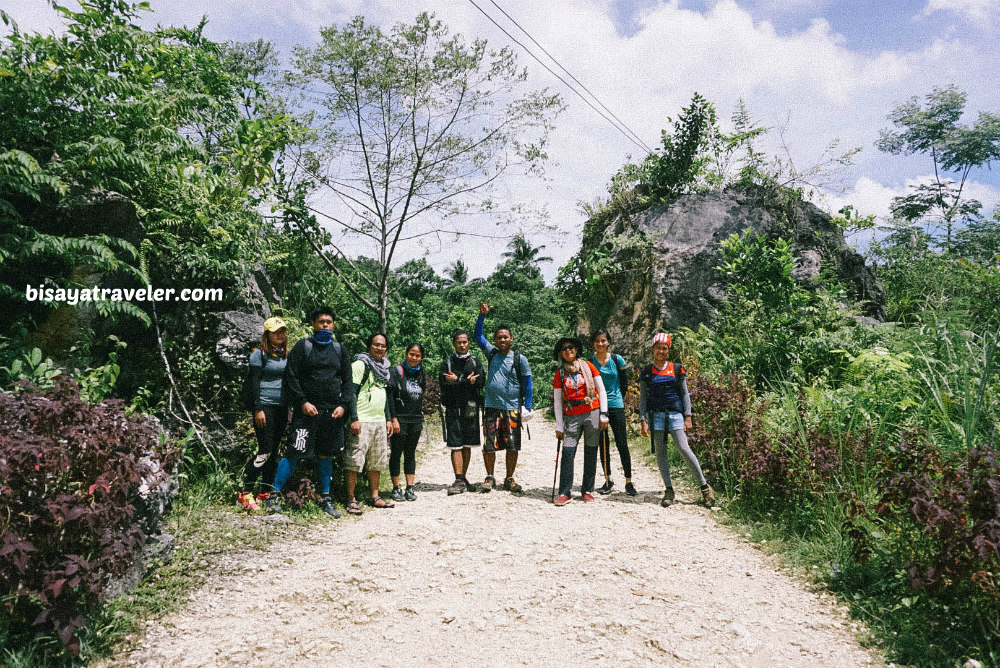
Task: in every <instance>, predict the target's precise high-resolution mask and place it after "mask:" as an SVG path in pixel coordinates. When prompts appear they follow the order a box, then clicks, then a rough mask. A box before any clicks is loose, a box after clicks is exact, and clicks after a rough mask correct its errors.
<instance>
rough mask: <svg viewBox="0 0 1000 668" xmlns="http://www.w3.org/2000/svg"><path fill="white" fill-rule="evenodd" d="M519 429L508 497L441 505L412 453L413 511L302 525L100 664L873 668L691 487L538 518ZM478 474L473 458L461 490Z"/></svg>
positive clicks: (827, 610) (441, 481)
mask: <svg viewBox="0 0 1000 668" xmlns="http://www.w3.org/2000/svg"><path fill="white" fill-rule="evenodd" d="M532 427H533V429H532V431H533V432H534V441H532V442H527V441H526V443H525V448H524V450H523V451H522V453H521V461H520V466H519V468H518V475H517V479H518V481H519V482H521V483H522V484H523V485H524V486H525V489H526V491H527V494H526V495H525V496H523V497H520V498H518V497H515V496H513V495H511V494H510V493H508V492H503V491H493V492H491V493H489V494H477V493H466V494H461V495H456V496H451V497H448V496H446V494H445V488H446V487H447V485H449V484H450V483H451V481H452V479H453V476H452V474H451V464H450V460H449V458H448V455H447V453H446V452H445V451H443V450H442V449H441V447H440V443H439V442H436V443H431V444H428V445H426V446H424V448H425V452H424V454H423V456H422V460H421V461H422V464H421V466H420V468H418V472H417V473H418V480H420V481H421V483H420V484H419V485H418V487H417V491H418V495H419V496H418V499H417V501H416V502H412V503H400V504H397V506H396V508H394V509H392V510H372V509H366V512H365V514H364V515H363V516H362V517H361V518H353V517H348V516H346V515H345V517H344V518H342V519H340V520H337V521H332V520H331V521H330V522H325V523H323V524H320V525H317V526H315V527H313V528H310V529H308V530H307V533H306V535H305V536H304V537H303V538H302V539H299V540H296V541H294V542H289V543H286V544H280V545H275V546H273V547H272V548H271V551H270V552H268V553H266V554H264V555H261V556H260V557H259V558H257V557H255V558H254V559H253V564H240V563H238V562H235V561H232V562H227V563H220V564H219V569H218V571H217V574H216V575H215V576H213V577H212V578H211V579H210V580H209V581H208V582H206V583H205V585H204V586H203V587H202V588H201V589H200V590H198V591H197V592H195V594H194V595H192V597H191V603H190V604H189V606H188V607H187V608H186V609H185V610H183V611H182V612H180V613H178V614H173V615H170V616H168V617H166V618H165V619H163V620H160V621H158V622H156V623H155V624H152V625H150V626H149V627H148V630H147V633H146V636H145V637H144V638H143V639H142V644H141V645H140V646H139V648H138V649H136V650H134V651H132V652H131V653H130V654H128V655H125V656H121V657H118V659H117V661H116V662H117V663H118V664H119V665H129V666H238V665H239V666H245V665H251V666H263V665H270V666H277V665H295V666H330V665H362V664H365V665H369V666H399V665H418V666H424V665H426V666H460V665H461V666H464V665H475V666H512V665H525V666H566V665H572V666H602V667H606V666H612V665H614V666H649V665H670V666H706V665H711V666H805V665H808V666H817V667H818V666H838V667H846V666H867V665H877V663H878V660H877V658H876V657H874V656H873V655H871V654H870V653H869V652H868V651H866V650H865V649H863V648H861V647H860V646H859V645H858V643H857V642H856V641H855V639H854V634H853V632H852V630H853V628H854V626H853V624H852V623H851V622H849V621H848V620H847V618H846V616H845V615H844V613H843V611H842V610H839V609H837V608H835V606H834V605H833V603H832V601H831V599H830V597H828V596H823V595H821V594H815V593H811V592H809V591H807V590H806V589H805V588H804V587H803V586H802V585H801V584H799V583H798V582H796V581H794V580H792V579H790V578H788V577H787V576H785V575H783V574H782V573H780V572H779V571H778V567H777V566H776V562H773V561H772V560H771V559H769V558H767V557H765V556H764V555H762V554H761V553H760V552H759V551H757V550H755V549H754V548H753V547H751V546H750V545H749V544H748V543H747V542H745V541H742V540H741V539H739V538H738V537H736V536H735V535H734V534H733V533H732V532H731V531H730V530H728V529H726V528H724V527H721V526H719V525H717V524H716V522H715V520H714V518H713V516H712V513H713V511H709V510H708V509H706V508H703V507H701V506H698V505H695V503H694V501H695V499H696V498H697V490H695V489H694V488H692V487H684V486H682V485H679V486H678V497H679V503H677V504H676V505H674V506H673V507H671V508H669V509H661V508H660V507H659V505H658V500H659V493H658V491H657V490H659V486H660V484H661V483H660V481H659V476H658V474H657V473H656V472H655V471H654V470H652V469H650V468H648V467H646V466H644V465H639V466H637V469H638V470H637V471H636V472H635V478H634V479H635V482H636V486H637V487H638V488H639V490H640V496H638V497H635V498H634V499H633V498H631V497H628V496H626V495H625V494H624V493H623V492H622V491H620V490H619V488H620V487H624V479H623V478H622V477H621V473H620V469H618V468H617V466H616V469H617V470H618V474H617V476H616V478H617V483H618V484H617V486H616V488H615V493H613V494H611V495H610V496H608V497H600V496H598V498H597V501H595V502H594V503H588V504H584V503H582V502H581V501H579V499H574V501H573V502H572V503H570V504H569V505H568V506H566V507H564V508H556V507H554V506H552V505H551V503H550V498H551V496H550V495H551V490H552V473H553V464H554V460H555V439H554V437H553V436H552V433H553V432H552V425H550V424H548V425H547V424H544V423H537V422H536V423H533V424H532ZM432 430H433V432H434V433H433V434H432V435H433V436H438V435H439V432H437V428H436V427H432ZM543 434H544V436H543ZM581 450H582V448H581ZM636 454H638V453H637V452H636ZM502 457H503V456H502V455H501V456H500V457H498V462H497V470H498V471H502V470H503V462H502ZM582 459H583V453H582V452H578V453H577V483H579V479H580V475H581V474H582V465H583V464H582ZM636 459H638V457H636ZM482 471H483V467H482V457H481V455H480V454H479V453H477V452H475V451H474V452H473V461H472V466H471V467H470V476H469V477H470V479H473V480H478V479H481V477H482V475H483V473H482ZM598 480H599V481H600V476H599V477H598ZM644 490H645V491H647V492H648V494H647V495H643V494H642V492H643V491H644ZM259 521H261V522H267V521H272V520H269V519H267V518H264V517H261V518H259Z"/></svg>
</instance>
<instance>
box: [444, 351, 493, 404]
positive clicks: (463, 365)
mask: <svg viewBox="0 0 1000 668" xmlns="http://www.w3.org/2000/svg"><path fill="white" fill-rule="evenodd" d="M449 372H451V373H453V374H455V375H456V376H458V380H447V379H446V378H445V377H444V375H445V374H446V373H449ZM474 375H475V376H479V377H478V378H476V382H475V383H470V382H469V376H474ZM438 380H439V381H440V383H441V403H442V404H443V405H444V406H445V407H457V406H462V405H464V404H466V403H468V402H470V401H475V402H476V403H482V401H481V398H480V396H481V395H480V393H481V392H482V389H483V387H484V386H485V385H486V370H485V369H484V368H483V363H482V362H480V361H479V358H478V357H476V356H475V355H471V354H470V355H469V356H468V357H466V358H465V359H462V358H461V357H459V356H458V355H449V356H448V357H446V358H445V360H444V361H443V362H441V374H440V376H438Z"/></svg>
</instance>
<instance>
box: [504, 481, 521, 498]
mask: <svg viewBox="0 0 1000 668" xmlns="http://www.w3.org/2000/svg"><path fill="white" fill-rule="evenodd" d="M503 488H504V489H505V490H507V491H508V492H510V493H511V494H524V488H523V487H521V486H520V485H518V484H517V483H516V482H514V479H513V478H507V479H506V480H504V481H503Z"/></svg>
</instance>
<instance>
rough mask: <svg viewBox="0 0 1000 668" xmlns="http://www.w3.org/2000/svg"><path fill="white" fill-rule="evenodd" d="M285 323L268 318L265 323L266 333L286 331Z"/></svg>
mask: <svg viewBox="0 0 1000 668" xmlns="http://www.w3.org/2000/svg"><path fill="white" fill-rule="evenodd" d="M286 327H287V325H285V321H284V320H282V319H281V318H268V319H267V320H265V321H264V331H265V332H277V331H278V330H279V329H285V328H286Z"/></svg>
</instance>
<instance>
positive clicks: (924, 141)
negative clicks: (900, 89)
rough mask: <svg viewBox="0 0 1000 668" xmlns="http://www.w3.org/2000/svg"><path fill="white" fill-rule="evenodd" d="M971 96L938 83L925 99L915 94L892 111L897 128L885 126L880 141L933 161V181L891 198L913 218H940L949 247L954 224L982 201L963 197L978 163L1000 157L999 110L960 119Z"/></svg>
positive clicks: (900, 212) (902, 214)
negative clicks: (973, 118) (965, 120)
mask: <svg viewBox="0 0 1000 668" xmlns="http://www.w3.org/2000/svg"><path fill="white" fill-rule="evenodd" d="M965 102H966V95H965V93H963V92H962V91H961V90H959V89H958V88H957V87H956V86H953V85H952V86H945V87H944V88H939V87H937V86H935V87H934V89H933V90H932V91H931V92H930V93H928V94H927V95H926V96H925V97H924V104H923V105H921V103H920V101H919V100H918V99H917V98H916V97H913V98H910V99H909V100H908V101H906V102H904V103H903V104H900V105H898V106H897V107H896V108H895V109H893V111H892V113H890V114H889V120H890V121H892V124H893V126H895V129H894V130H882V133H881V137H880V138H879V139H878V141H877V142H876V143H875V145H876V146H877V147H878V148H879V150H881V151H885V152H886V153H892V154H894V155H898V154H903V155H911V154H913V153H922V154H926V155H929V156H930V158H931V162H932V164H933V166H934V180H933V181H932V182H931V183H922V184H918V185H916V186H912V187H911V188H910V192H909V193H907V194H906V195H903V196H900V197H897V198H895V199H894V200H893V203H892V212H893V214H895V215H896V216H897V217H899V218H902V219H903V220H906V221H909V222H916V221H921V220H923V221H925V222H928V223H932V222H936V223H937V224H940V225H943V226H944V228H945V248H946V249H947V250H951V248H952V241H953V233H954V227H955V225H956V224H957V223H960V222H961V221H962V220H965V219H968V218H970V217H974V216H975V215H976V214H978V212H979V209H980V208H981V205H980V203H979V202H977V201H976V200H973V199H968V198H966V199H963V191H964V188H965V184H966V182H967V180H968V178H969V174H970V173H971V171H972V170H973V169H974V168H977V167H989V166H990V163H991V162H993V161H994V160H997V159H998V158H1000V115H997V114H992V113H989V112H980V114H979V117H978V118H977V119H976V121H975V123H973V124H972V125H971V126H968V125H962V124H960V123H959V121H960V119H961V118H962V114H963V112H964V110H965ZM949 175H950V176H949Z"/></svg>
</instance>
